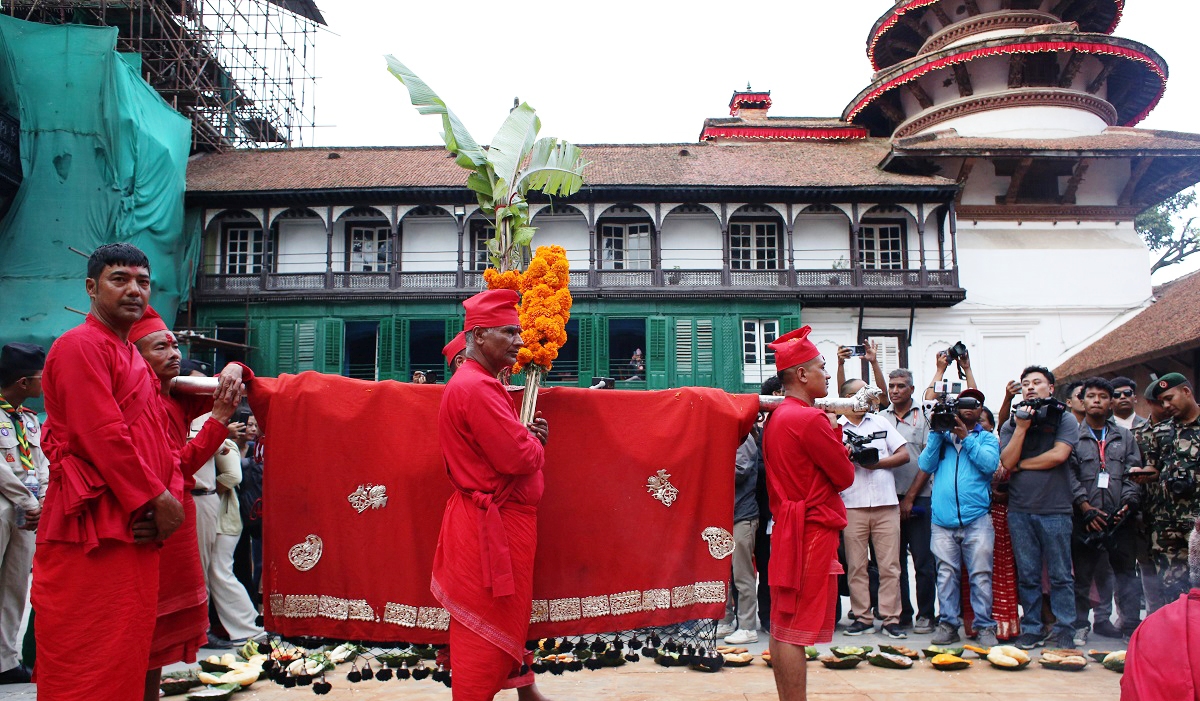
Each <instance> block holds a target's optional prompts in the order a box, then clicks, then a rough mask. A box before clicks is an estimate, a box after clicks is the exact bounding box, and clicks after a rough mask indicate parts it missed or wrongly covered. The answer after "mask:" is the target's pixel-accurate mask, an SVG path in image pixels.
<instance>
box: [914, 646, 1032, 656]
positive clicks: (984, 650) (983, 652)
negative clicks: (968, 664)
mask: <svg viewBox="0 0 1200 701" xmlns="http://www.w3.org/2000/svg"><path fill="white" fill-rule="evenodd" d="M930 647H934V646H932V645H930ZM1000 647H1012V646H1011V645H1004V646H1000ZM1017 649H1018V650H1019V649H1020V648H1017ZM958 650H959V656H960V657H961V656H962V651H963V650H970V651H971V652H973V653H975V654H976V655H979V656H980V657H987V656H988V653H989V652H991V651H992V650H993V648H990V647H979V646H978V645H963V646H962V647H960V648H958ZM943 651H944V652H953V651H954V648H949V649H946V650H943Z"/></svg>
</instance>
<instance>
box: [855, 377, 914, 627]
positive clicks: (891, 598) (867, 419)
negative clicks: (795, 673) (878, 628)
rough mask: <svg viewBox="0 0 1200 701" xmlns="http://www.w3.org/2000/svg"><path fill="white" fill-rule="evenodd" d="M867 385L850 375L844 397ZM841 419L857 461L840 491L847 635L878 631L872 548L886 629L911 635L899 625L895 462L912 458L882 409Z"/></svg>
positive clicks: (900, 463)
mask: <svg viewBox="0 0 1200 701" xmlns="http://www.w3.org/2000/svg"><path fill="white" fill-rule="evenodd" d="M865 385H866V383H865V382H863V381H862V380H849V381H847V382H846V383H845V384H843V385H842V387H841V396H842V397H852V396H854V394H855V393H856V392H858V390H860V389H862V387H864V386H865ZM838 422H839V423H840V424H841V426H842V432H843V434H844V436H845V439H846V441H847V444H848V445H849V446H850V461H851V462H852V463H854V484H852V485H850V487H849V488H848V489H846V490H844V491H843V492H842V493H841V496H842V501H843V502H845V504H846V521H847V525H846V530H845V534H844V537H845V545H846V562H847V568H846V569H847V579H848V581H849V584H850V612H851V614H852V615H853V616H854V623H852V624H850V627H849V628H847V629H846V630H845V631H844V632H845V634H846V635H862V634H863V633H865V632H867V631H873V630H874V628H875V626H874V623H873V619H872V613H871V592H870V577H869V575H868V573H867V566H868V561H869V553H870V548H871V547H872V546H873V547H874V548H875V557H876V560H877V562H878V563H879V607H878V608H879V615H880V617H881V618H882V619H883V633H884V634H885V635H887V636H889V637H892V638H907V637H908V634H907V633H905V632H904V629H902V628H901V627H900V500H899V499H898V498H897V497H896V482H895V480H894V479H893V478H892V468H895V467H898V466H900V465H903V464H905V463H907V462H908V458H909V453H908V447H907V445H906V443H905V441H904V438H903V437H901V436H900V434H899V432H897V431H896V428H895V427H894V426H892V425H891V424H890V423H888V422H887V421H886V420H884V419H882V418H880V417H879V416H878V414H874V413H866V412H854V413H851V414H848V415H846V416H843V417H841V418H840V419H839V420H838Z"/></svg>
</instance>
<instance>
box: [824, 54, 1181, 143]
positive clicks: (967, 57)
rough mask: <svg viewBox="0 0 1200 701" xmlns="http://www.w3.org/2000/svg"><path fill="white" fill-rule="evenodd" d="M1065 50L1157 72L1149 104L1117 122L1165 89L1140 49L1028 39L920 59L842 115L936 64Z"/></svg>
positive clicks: (1163, 77) (853, 113)
mask: <svg viewBox="0 0 1200 701" xmlns="http://www.w3.org/2000/svg"><path fill="white" fill-rule="evenodd" d="M1068 50H1069V51H1079V52H1083V53H1089V54H1102V55H1107V56H1119V57H1121V58H1127V59H1130V60H1133V61H1137V62H1139V63H1144V64H1145V65H1146V66H1147V67H1148V68H1149V69H1150V70H1151V71H1152V72H1153V73H1154V74H1155V75H1157V76H1158V80H1159V87H1158V95H1157V96H1155V98H1154V99H1153V100H1151V101H1150V104H1149V105H1147V106H1146V108H1145V109H1144V110H1142V112H1141V113H1140V114H1138V115H1137V116H1136V117H1134V118H1133V119H1131V120H1129V121H1128V122H1126V123H1125V124H1123V125H1121V126H1126V127H1131V126H1134V125H1135V124H1137V123H1138V122H1140V121H1142V120H1143V119H1145V118H1146V115H1148V114H1150V111H1151V110H1153V109H1154V108H1155V107H1156V106H1157V105H1158V102H1159V100H1161V99H1162V96H1163V92H1165V91H1166V89H1167V73H1166V71H1165V70H1164V69H1163V67H1162V66H1160V65H1159V64H1158V63H1156V62H1155V61H1154V59H1152V58H1150V57H1149V56H1147V55H1145V54H1143V53H1141V52H1140V51H1135V50H1133V49H1127V48H1125V47H1122V46H1113V45H1111V44H1096V43H1090V42H1073V41H1071V42H1068V41H1035V42H1029V43H1025V44H1007V45H1004V46H992V47H988V48H983V49H973V50H971V51H965V52H963V53H961V54H955V55H953V56H946V57H944V58H940V59H938V60H936V61H930V62H929V63H924V64H922V65H920V66H917V67H916V68H914V69H912V70H910V71H907V72H905V73H903V74H902V75H900V76H898V77H896V78H893V79H892V80H889V81H888V82H886V83H884V84H883V85H881V86H879V87H878V88H875V89H874V90H872V91H871V92H869V93H867V96H866V97H864V98H863V99H861V100H859V101H858V103H857V104H855V105H854V107H852V108H851V109H850V110H849V112H848V113H847V114H846V118H845V119H846V121H848V122H849V121H853V120H854V118H855V117H857V116H858V115H859V113H861V112H862V111H863V110H864V109H866V108H867V105H869V104H870V103H871V102H872V101H874V100H875V98H877V97H879V96H880V95H882V94H884V93H886V92H888V91H889V90H891V89H893V88H896V87H899V86H901V85H904V84H905V83H910V82H912V81H914V80H916V79H917V78H920V77H921V76H923V75H925V74H926V73H930V72H932V71H935V70H937V69H939V68H944V67H946V66H952V65H955V64H958V63H966V62H968V61H971V60H973V59H976V58H984V57H987V56H1002V55H1006V54H1014V53H1045V52H1058V51H1068Z"/></svg>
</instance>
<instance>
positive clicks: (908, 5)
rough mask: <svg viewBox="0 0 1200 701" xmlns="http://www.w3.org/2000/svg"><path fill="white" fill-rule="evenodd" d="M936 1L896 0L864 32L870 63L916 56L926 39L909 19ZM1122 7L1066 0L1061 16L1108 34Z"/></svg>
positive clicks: (1108, 0) (1120, 2) (1118, 0)
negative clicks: (1066, 4)
mask: <svg viewBox="0 0 1200 701" xmlns="http://www.w3.org/2000/svg"><path fill="white" fill-rule="evenodd" d="M938 2H941V0H896V3H895V4H894V5H893V6H892V7H891V9H889V10H888V11H887V12H885V13H883V16H881V17H880V18H879V19H877V20H875V24H874V25H873V26H872V27H871V32H870V33H869V34H868V35H867V59H868V60H870V61H871V67H872V68H874V69H875V70H880V69H883V68H886V67H888V66H892V65H895V64H897V63H900V62H902V61H907V60H908V59H910V58H912V57H913V56H916V55H917V50H918V49H917V48H916V47H920V46H921V45H922V44H923V43H924V42H925V37H924V36H922V35H921V34H919V33H918V32H917V31H916V30H915V29H913V25H912V24H910V23H909V22H911V21H912V20H915V19H917V18H918V17H919V15H920V12H921V11H923V10H925V9H927V8H929V7H931V6H933V5H936V4H937V3H938ZM1124 8H1125V0H1099V2H1091V3H1082V2H1073V3H1068V6H1067V8H1066V10H1065V11H1064V12H1063V14H1062V16H1061V19H1062V20H1063V21H1064V22H1076V23H1078V24H1079V30H1080V31H1082V32H1095V33H1100V34H1111V33H1112V32H1113V30H1115V29H1116V28H1117V24H1118V23H1119V22H1120V21H1121V13H1122V11H1123V10H1124Z"/></svg>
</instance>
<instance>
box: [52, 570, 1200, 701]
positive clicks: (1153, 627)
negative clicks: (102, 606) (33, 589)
mask: <svg viewBox="0 0 1200 701" xmlns="http://www.w3.org/2000/svg"><path fill="white" fill-rule="evenodd" d="M38 615H39V616H40V615H41V612H40V611H39V612H38ZM38 654H39V655H40V654H41V653H40V652H39V653H38ZM1168 700H1169V701H1200V589H1192V590H1191V591H1189V592H1188V593H1187V595H1186V596H1181V597H1179V599H1178V600H1176V601H1175V602H1174V603H1171V604H1167V605H1166V606H1163V607H1162V608H1160V609H1159V610H1157V611H1155V612H1154V613H1152V614H1150V615H1149V616H1147V617H1146V620H1144V621H1142V624H1141V625H1140V626H1138V628H1137V630H1135V631H1134V632H1133V636H1132V637H1130V638H1129V649H1128V650H1127V651H1126V654H1125V674H1124V676H1122V677H1121V701H1168Z"/></svg>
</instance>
